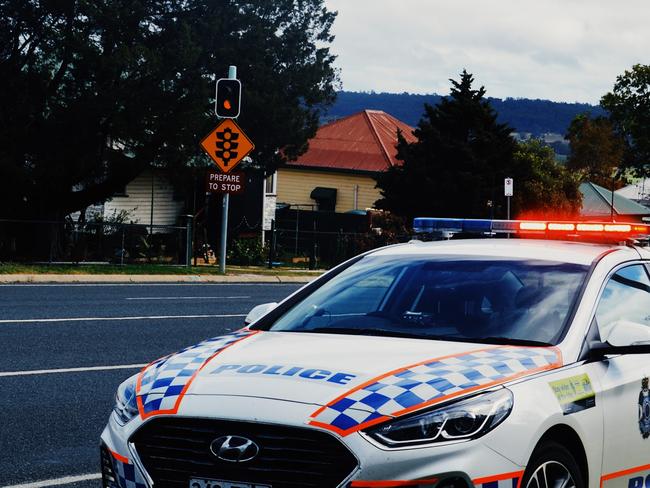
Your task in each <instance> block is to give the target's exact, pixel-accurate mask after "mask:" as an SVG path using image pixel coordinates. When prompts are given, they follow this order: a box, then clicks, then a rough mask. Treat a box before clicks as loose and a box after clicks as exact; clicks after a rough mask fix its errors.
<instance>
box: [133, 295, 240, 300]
mask: <svg viewBox="0 0 650 488" xmlns="http://www.w3.org/2000/svg"><path fill="white" fill-rule="evenodd" d="M232 298H251V297H250V296H242V295H239V296H232V297H129V298H125V300H230V299H232Z"/></svg>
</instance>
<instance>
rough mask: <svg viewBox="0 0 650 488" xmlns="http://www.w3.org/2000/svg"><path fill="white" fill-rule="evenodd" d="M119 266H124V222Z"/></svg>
mask: <svg viewBox="0 0 650 488" xmlns="http://www.w3.org/2000/svg"><path fill="white" fill-rule="evenodd" d="M120 266H124V224H122V249H121V250H120Z"/></svg>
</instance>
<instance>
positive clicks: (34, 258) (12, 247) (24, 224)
mask: <svg viewBox="0 0 650 488" xmlns="http://www.w3.org/2000/svg"><path fill="white" fill-rule="evenodd" d="M191 242H192V232H191V225H190V224H188V225H186V226H169V225H140V224H122V223H107V222H76V221H73V220H65V221H60V222H58V221H33V220H30V221H27V220H0V260H2V261H13V262H21V261H23V262H27V261H28V262H70V263H82V262H85V263H88V262H95V263H111V264H145V263H156V264H188V263H189V260H190V259H191ZM188 243H189V246H188Z"/></svg>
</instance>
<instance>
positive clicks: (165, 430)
mask: <svg viewBox="0 0 650 488" xmlns="http://www.w3.org/2000/svg"><path fill="white" fill-rule="evenodd" d="M227 435H233V436H243V437H247V438H249V439H251V440H252V441H254V442H255V443H257V444H258V446H259V447H260V452H259V454H258V455H257V456H256V457H255V458H254V459H252V460H251V461H248V462H242V463H233V462H227V461H222V460H220V459H218V458H217V457H216V456H215V455H213V454H212V452H211V451H210V444H211V443H212V441H214V440H215V439H217V438H219V437H221V436H227ZM130 441H131V442H132V443H133V444H134V445H135V448H136V450H137V452H138V455H139V457H140V459H141V461H142V464H143V465H144V467H145V469H146V470H147V472H148V473H149V476H151V478H152V480H153V481H154V484H155V487H156V488H167V487H170V488H171V487H183V488H188V487H189V479H190V478H192V477H196V478H208V479H210V478H212V479H221V480H228V481H239V482H249V483H259V484H267V485H272V486H273V488H285V487H286V488H297V487H301V488H311V487H313V488H335V487H337V486H338V485H339V484H341V483H342V482H343V481H344V480H345V479H346V478H347V477H348V476H349V475H350V474H351V473H352V471H353V470H354V469H355V468H356V467H357V460H356V458H355V457H354V456H353V455H352V453H351V452H350V451H349V450H348V449H347V448H346V447H345V446H344V445H343V444H342V443H341V442H340V441H338V440H337V439H336V438H334V437H333V436H332V435H330V434H327V433H325V432H321V431H317V430H314V429H306V428H300V427H287V426H282V425H269V424H257V423H249V422H230V421H220V420H210V419H190V418H172V417H166V418H159V419H153V420H152V421H150V422H148V423H146V424H145V425H144V426H142V427H141V428H140V429H139V430H138V431H137V432H136V433H135V434H134V435H133V436H132V438H131V440H130Z"/></svg>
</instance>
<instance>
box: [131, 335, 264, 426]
mask: <svg viewBox="0 0 650 488" xmlns="http://www.w3.org/2000/svg"><path fill="white" fill-rule="evenodd" d="M255 333H256V331H249V330H242V331H238V332H234V333H232V334H229V335H226V336H221V337H215V338H212V339H208V340H206V341H203V342H200V343H198V344H195V345H193V346H190V347H187V348H185V349H183V350H181V351H179V352H177V353H176V354H173V355H170V356H166V357H164V358H160V359H158V360H156V361H154V362H153V363H151V364H149V365H148V366H147V367H146V368H144V369H143V370H142V372H141V373H140V376H139V377H138V382H137V387H136V394H137V396H138V409H139V410H140V415H141V417H142V418H143V419H144V418H147V417H150V416H152V415H157V414H163V413H169V414H175V413H176V412H177V411H178V407H179V404H180V401H181V400H182V397H183V395H184V394H185V391H186V390H187V388H188V387H189V385H190V383H191V382H192V380H193V379H194V376H195V375H196V373H198V371H199V370H200V369H201V368H202V367H203V366H204V365H205V364H206V363H207V362H208V361H209V360H210V359H212V358H213V357H214V356H216V355H217V354H219V353H220V352H221V351H223V350H224V349H226V348H228V347H230V346H231V345H233V344H234V343H236V342H239V341H241V340H243V339H245V338H247V337H250V336H251V335H254V334H255Z"/></svg>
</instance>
